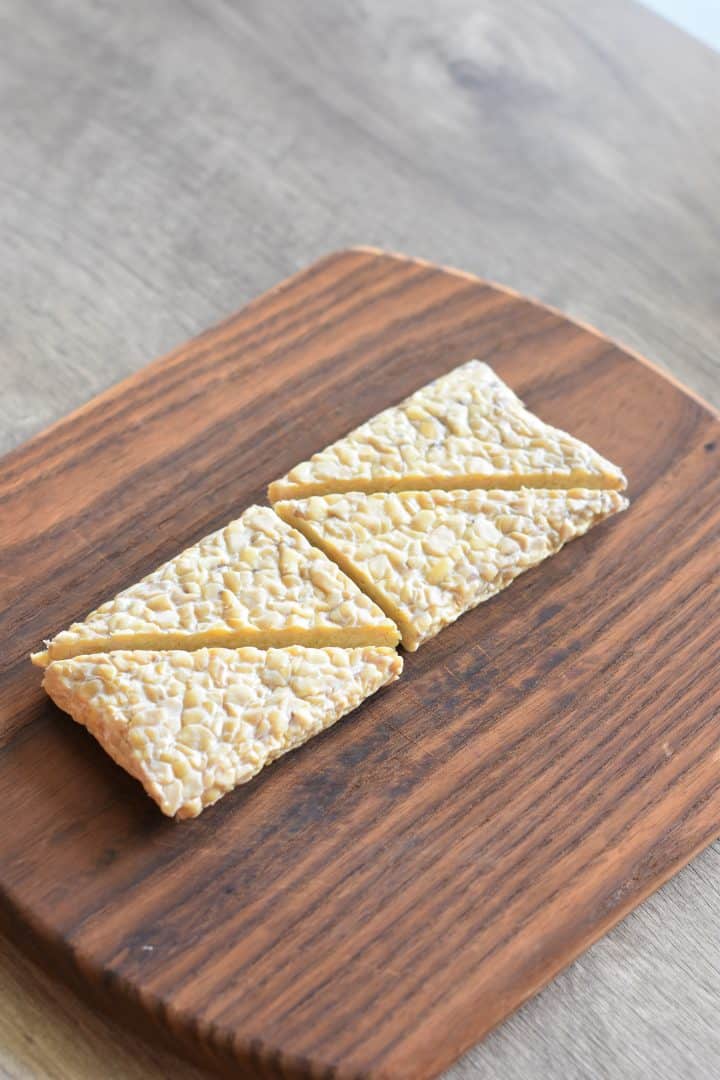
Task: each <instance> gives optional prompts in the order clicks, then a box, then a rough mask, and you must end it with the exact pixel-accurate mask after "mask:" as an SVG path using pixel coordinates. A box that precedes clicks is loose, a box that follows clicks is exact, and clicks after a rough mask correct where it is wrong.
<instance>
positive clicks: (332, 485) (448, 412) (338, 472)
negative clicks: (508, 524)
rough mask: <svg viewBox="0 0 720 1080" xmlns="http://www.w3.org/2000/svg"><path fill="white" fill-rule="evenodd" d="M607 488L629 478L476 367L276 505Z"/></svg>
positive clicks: (289, 479)
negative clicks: (382, 495)
mask: <svg viewBox="0 0 720 1080" xmlns="http://www.w3.org/2000/svg"><path fill="white" fill-rule="evenodd" d="M521 487H539V488H577V487H585V488H607V489H613V490H623V489H624V488H625V487H626V480H625V477H624V475H623V473H622V471H621V470H620V469H619V468H618V467H617V466H616V465H613V464H612V463H611V462H609V461H607V460H606V459H605V458H603V457H601V456H600V454H598V453H596V452H595V450H593V449H592V447H590V446H588V445H586V443H584V442H581V441H580V440H579V439H576V438H574V437H573V436H572V435H568V434H567V433H566V432H565V431H561V430H560V429H559V428H554V427H551V426H550V425H549V424H546V423H544V422H543V421H542V420H540V419H539V418H538V417H537V416H535V415H534V414H533V413H531V412H530V411H529V410H528V409H526V408H525V407H524V405H523V403H522V402H521V401H520V399H519V398H518V397H517V396H516V395H515V394H514V393H513V391H512V390H511V389H510V388H509V387H508V386H506V385H505V383H504V382H503V381H502V379H500V378H499V377H498V376H497V375H496V374H495V372H494V371H493V370H492V368H490V367H489V366H488V365H487V364H485V363H483V362H482V361H480V360H470V361H469V362H468V363H467V364H463V365H462V366H460V367H457V368H455V369H454V370H453V371H450V372H448V374H447V375H443V376H442V377H441V378H439V379H436V380H435V381H434V382H431V383H428V385H427V386H423V387H422V388H421V389H420V390H418V391H416V393H414V394H412V395H411V396H410V397H409V398H406V399H405V401H403V402H401V403H400V404H399V405H395V406H394V407H393V408H390V409H386V410H385V411H384V412H381V413H378V415H377V416H375V417H373V418H372V419H371V420H368V421H367V423H365V424H362V425H361V426H360V427H358V428H356V429H355V430H354V431H352V432H350V434H349V435H346V436H345V437H344V438H343V439H339V440H338V441H337V442H335V443H333V444H332V445H331V446H328V447H326V448H325V449H324V450H321V451H320V452H319V453H317V454H314V455H313V456H312V457H311V458H310V460H309V461H304V462H302V463H301V464H299V465H296V466H295V468H293V469H291V470H290V472H289V473H288V474H287V475H286V476H284V477H283V478H282V479H280V480H276V481H275V482H274V483H273V484H271V485H270V488H269V497H270V500H271V502H276V501H278V500H279V499H301V498H306V497H307V496H309V495H315V494H318V495H326V494H330V493H333V492H346V491H366V492H374V491H419V490H429V489H443V490H450V489H455V488H464V489H472V488H485V489H489V488H504V489H517V488H521Z"/></svg>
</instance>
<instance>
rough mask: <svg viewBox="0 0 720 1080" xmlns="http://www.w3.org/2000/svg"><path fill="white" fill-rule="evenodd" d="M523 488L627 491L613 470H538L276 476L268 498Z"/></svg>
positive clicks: (276, 502)
mask: <svg viewBox="0 0 720 1080" xmlns="http://www.w3.org/2000/svg"><path fill="white" fill-rule="evenodd" d="M523 488H531V489H534V490H537V489H542V490H547V491H550V490H552V491H570V490H572V489H574V488H583V489H584V490H586V491H625V489H626V488H627V480H626V478H625V476H624V475H622V474H621V475H620V476H618V475H616V474H615V473H614V472H613V471H608V472H606V473H603V474H598V473H588V472H583V471H581V470H576V471H575V472H573V473H571V474H568V473H552V472H537V473H528V474H523V475H520V474H518V473H510V472H507V473H491V474H488V473H463V474H456V475H452V476H449V475H447V474H444V473H436V474H434V475H432V476H420V475H410V474H408V475H407V476H400V477H385V478H376V479H372V478H367V479H366V478H364V477H359V478H349V479H347V480H344V479H340V480H332V481H327V482H325V483H315V484H311V483H307V484H296V483H287V482H286V481H285V479H284V478H283V479H281V480H274V481H273V483H272V484H270V486H269V487H268V499H269V500H270V502H271V503H272V506H273V509H274V510H277V504H278V503H279V502H286V501H288V500H291V499H308V498H310V497H311V496H312V495H347V494H349V493H350V492H351V491H361V492H363V494H365V495H382V494H385V493H389V492H403V491H520V490H522V489H523Z"/></svg>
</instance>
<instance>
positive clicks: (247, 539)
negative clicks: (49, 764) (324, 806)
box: [32, 506, 400, 666]
mask: <svg viewBox="0 0 720 1080" xmlns="http://www.w3.org/2000/svg"><path fill="white" fill-rule="evenodd" d="M399 637H400V635H399V632H398V629H397V627H396V626H395V625H394V624H393V623H392V622H391V621H390V620H389V619H388V618H387V616H386V615H384V614H383V612H382V611H381V610H380V609H379V608H378V607H377V606H376V605H375V604H374V603H373V602H372V600H370V599H369V598H368V597H367V596H365V595H364V594H363V593H362V592H361V591H360V590H359V589H358V588H357V586H356V585H355V584H354V583H353V582H352V581H350V579H349V578H347V577H346V575H345V574H343V573H342V571H341V570H340V569H339V568H338V567H337V566H336V565H335V564H334V563H333V562H331V561H330V560H329V559H328V558H327V557H326V556H325V555H324V554H323V553H322V552H321V551H318V550H317V549H316V548H315V549H314V548H312V547H311V546H310V544H309V543H308V542H307V540H306V539H305V537H304V536H302V535H301V534H300V533H299V532H297V531H296V530H294V529H292V528H290V527H289V526H288V525H287V524H286V523H285V522H283V521H282V520H281V519H280V518H279V517H278V516H277V514H275V513H274V512H273V511H272V510H271V509H270V508H269V507H265V506H251V507H250V508H249V509H248V510H246V511H245V513H244V514H242V516H241V517H239V518H238V519H237V520H236V521H232V522H230V524H229V525H227V526H226V527H225V528H223V529H220V530H218V531H217V532H215V533H212V534H211V535H210V536H206V537H205V538H204V539H203V540H201V541H200V542H199V543H197V544H195V545H194V546H193V547H191V548H188V549H187V550H186V551H183V552H182V553H181V554H180V555H178V556H177V557H176V558H174V559H171V560H170V561H169V562H167V563H165V564H164V565H163V566H161V567H159V568H158V569H157V570H155V571H154V572H153V573H152V574H149V575H148V576H147V577H145V578H143V579H142V581H140V582H138V583H137V584H136V585H132V586H130V588H128V589H125V590H123V592H121V593H119V594H118V595H117V596H116V597H115V598H114V599H113V600H109V601H107V603H104V604H102V605H101V606H100V607H99V608H97V609H96V610H95V611H93V612H91V613H90V614H89V615H87V616H86V617H85V619H83V620H82V621H81V622H77V623H73V625H72V626H70V627H69V628H68V629H67V630H63V631H61V632H60V633H59V634H57V635H56V636H55V637H54V638H53V639H52V640H51V641H49V642H47V649H46V651H45V652H39V653H35V654H33V656H32V660H33V663H35V664H38V665H39V666H45V665H46V664H48V663H49V662H50V661H52V660H62V659H67V658H69V657H72V656H77V655H80V654H85V653H93V652H107V651H109V650H113V649H198V648H202V647H211V646H216V647H225V648H239V647H242V646H245V645H253V646H255V647H257V648H271V647H282V646H284V645H291V644H298V645H306V646H308V647H315V648H322V647H324V646H328V645H339V646H345V647H348V648H355V647H358V646H362V645H395V644H397V642H398V640H399Z"/></svg>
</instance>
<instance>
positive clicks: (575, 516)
mask: <svg viewBox="0 0 720 1080" xmlns="http://www.w3.org/2000/svg"><path fill="white" fill-rule="evenodd" d="M625 506H627V500H626V499H625V498H624V497H623V496H622V495H620V494H618V492H616V491H592V490H587V489H584V490H571V491H563V490H560V491H543V490H540V489H527V490H521V491H480V490H478V491H420V492H392V493H384V494H377V493H376V494H371V495H368V494H364V493H362V492H349V493H347V494H340V495H325V496H321V495H315V496H312V497H311V498H309V499H305V500H295V501H289V502H280V503H277V505H276V510H277V512H278V514H280V516H281V517H283V518H284V520H285V521H288V522H289V523H290V524H292V525H294V526H295V527H296V528H297V529H300V530H301V531H302V532H304V533H305V535H306V536H307V537H308V539H309V540H310V542H311V543H313V544H317V546H318V547H321V548H322V549H323V551H325V552H326V553H327V554H328V555H329V556H330V558H332V559H334V560H335V561H336V562H337V564H338V565H339V566H340V567H341V568H342V569H343V570H344V571H345V572H346V573H347V574H349V575H350V576H351V577H352V578H353V579H354V580H355V581H356V582H357V583H358V585H360V587H361V588H362V589H364V590H365V592H367V593H368V595H369V596H371V597H372V598H373V599H374V600H375V601H376V602H377V603H378V604H379V605H380V607H382V608H383V610H384V611H385V612H386V613H387V614H388V615H389V616H390V617H391V618H392V619H393V620H394V621H395V622H396V623H397V624H398V626H399V627H400V632H401V634H402V643H403V645H404V646H405V648H406V649H410V650H414V649H417V648H418V646H419V645H421V644H422V643H423V642H425V641H427V640H428V638H431V637H433V636H434V635H435V634H437V633H438V632H439V631H440V630H442V628H443V627H444V626H447V625H448V623H451V622H453V621H454V620H455V619H457V618H458V616H460V615H462V614H463V612H465V611H468V610H469V609H470V608H473V607H475V606H476V605H477V604H479V603H481V602H482V601H483V600H487V599H489V598H490V597H491V596H493V595H495V593H497V592H499V591H500V590H501V589H504V588H505V586H506V585H509V584H510V582H511V581H513V580H514V579H515V578H516V577H517V576H518V575H519V574H521V573H522V572H523V571H524V570H528V569H529V568H530V567H532V566H535V565H536V564H537V563H539V562H541V561H542V560H543V559H546V558H547V557H548V556H549V555H552V554H554V553H555V552H556V551H558V550H559V549H560V548H561V547H562V546H563V544H564V543H566V542H567V541H568V540H572V539H573V538H574V537H576V536H582V534H583V533H585V532H587V530H588V529H589V528H591V527H592V526H593V525H595V524H596V523H597V522H598V521H602V519H603V518H606V517H608V516H609V515H610V514H614V513H616V512H617V511H618V510H623V509H624V508H625Z"/></svg>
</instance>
